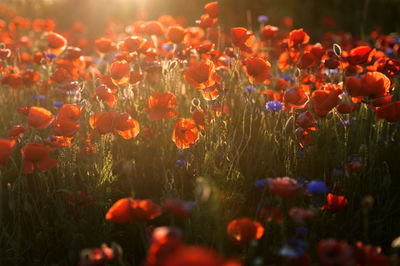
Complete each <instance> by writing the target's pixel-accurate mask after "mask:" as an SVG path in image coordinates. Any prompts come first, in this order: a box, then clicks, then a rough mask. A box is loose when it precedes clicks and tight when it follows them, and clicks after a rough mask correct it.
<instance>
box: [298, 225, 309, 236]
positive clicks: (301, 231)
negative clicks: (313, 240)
mask: <svg viewBox="0 0 400 266" xmlns="http://www.w3.org/2000/svg"><path fill="white" fill-rule="evenodd" d="M307 234H308V229H307V227H302V226H298V227H296V235H299V236H305V235H307Z"/></svg>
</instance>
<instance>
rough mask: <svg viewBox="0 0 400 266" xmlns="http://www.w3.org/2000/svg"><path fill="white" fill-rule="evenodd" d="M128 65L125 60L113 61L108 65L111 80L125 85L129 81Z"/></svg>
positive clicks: (116, 83)
mask: <svg viewBox="0 0 400 266" xmlns="http://www.w3.org/2000/svg"><path fill="white" fill-rule="evenodd" d="M130 71H131V69H130V67H129V64H128V62H126V61H125V60H122V61H115V62H113V63H112V64H111V66H110V75H111V80H112V82H113V83H114V84H115V85H125V84H127V83H128V81H129V77H130Z"/></svg>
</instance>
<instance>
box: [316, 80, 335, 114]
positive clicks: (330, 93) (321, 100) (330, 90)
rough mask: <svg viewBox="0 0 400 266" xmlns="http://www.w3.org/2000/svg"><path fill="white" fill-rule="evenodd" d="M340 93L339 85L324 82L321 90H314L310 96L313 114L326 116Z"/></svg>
mask: <svg viewBox="0 0 400 266" xmlns="http://www.w3.org/2000/svg"><path fill="white" fill-rule="evenodd" d="M341 93H342V89H341V86H339V85H334V84H331V83H328V84H326V85H325V87H324V88H323V90H322V89H321V90H315V91H314V92H313V93H312V96H311V101H312V102H313V103H314V112H315V114H316V115H318V116H320V117H323V116H326V115H327V114H328V113H329V112H330V111H331V110H332V108H334V107H335V106H336V105H337V103H338V102H339V95H340V94H341Z"/></svg>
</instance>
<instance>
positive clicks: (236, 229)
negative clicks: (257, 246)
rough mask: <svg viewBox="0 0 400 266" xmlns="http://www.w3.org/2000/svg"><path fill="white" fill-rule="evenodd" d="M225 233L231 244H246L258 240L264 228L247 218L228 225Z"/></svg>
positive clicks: (233, 221)
mask: <svg viewBox="0 0 400 266" xmlns="http://www.w3.org/2000/svg"><path fill="white" fill-rule="evenodd" d="M227 233H228V236H229V238H230V239H231V241H232V242H233V243H235V244H246V243H248V242H250V241H253V240H258V239H260V238H261V237H262V236H263V234H264V227H263V226H262V225H261V224H260V223H259V222H256V221H253V220H251V219H249V218H241V219H235V220H232V221H231V222H230V223H229V224H228V228H227Z"/></svg>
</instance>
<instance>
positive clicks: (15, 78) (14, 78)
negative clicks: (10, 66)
mask: <svg viewBox="0 0 400 266" xmlns="http://www.w3.org/2000/svg"><path fill="white" fill-rule="evenodd" d="M23 83H24V81H23V79H22V77H21V75H19V74H16V73H13V74H6V75H4V77H3V79H2V80H1V84H3V85H8V86H10V87H11V88H13V89H14V90H18V89H19V88H20V87H21V86H22V84H23Z"/></svg>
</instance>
